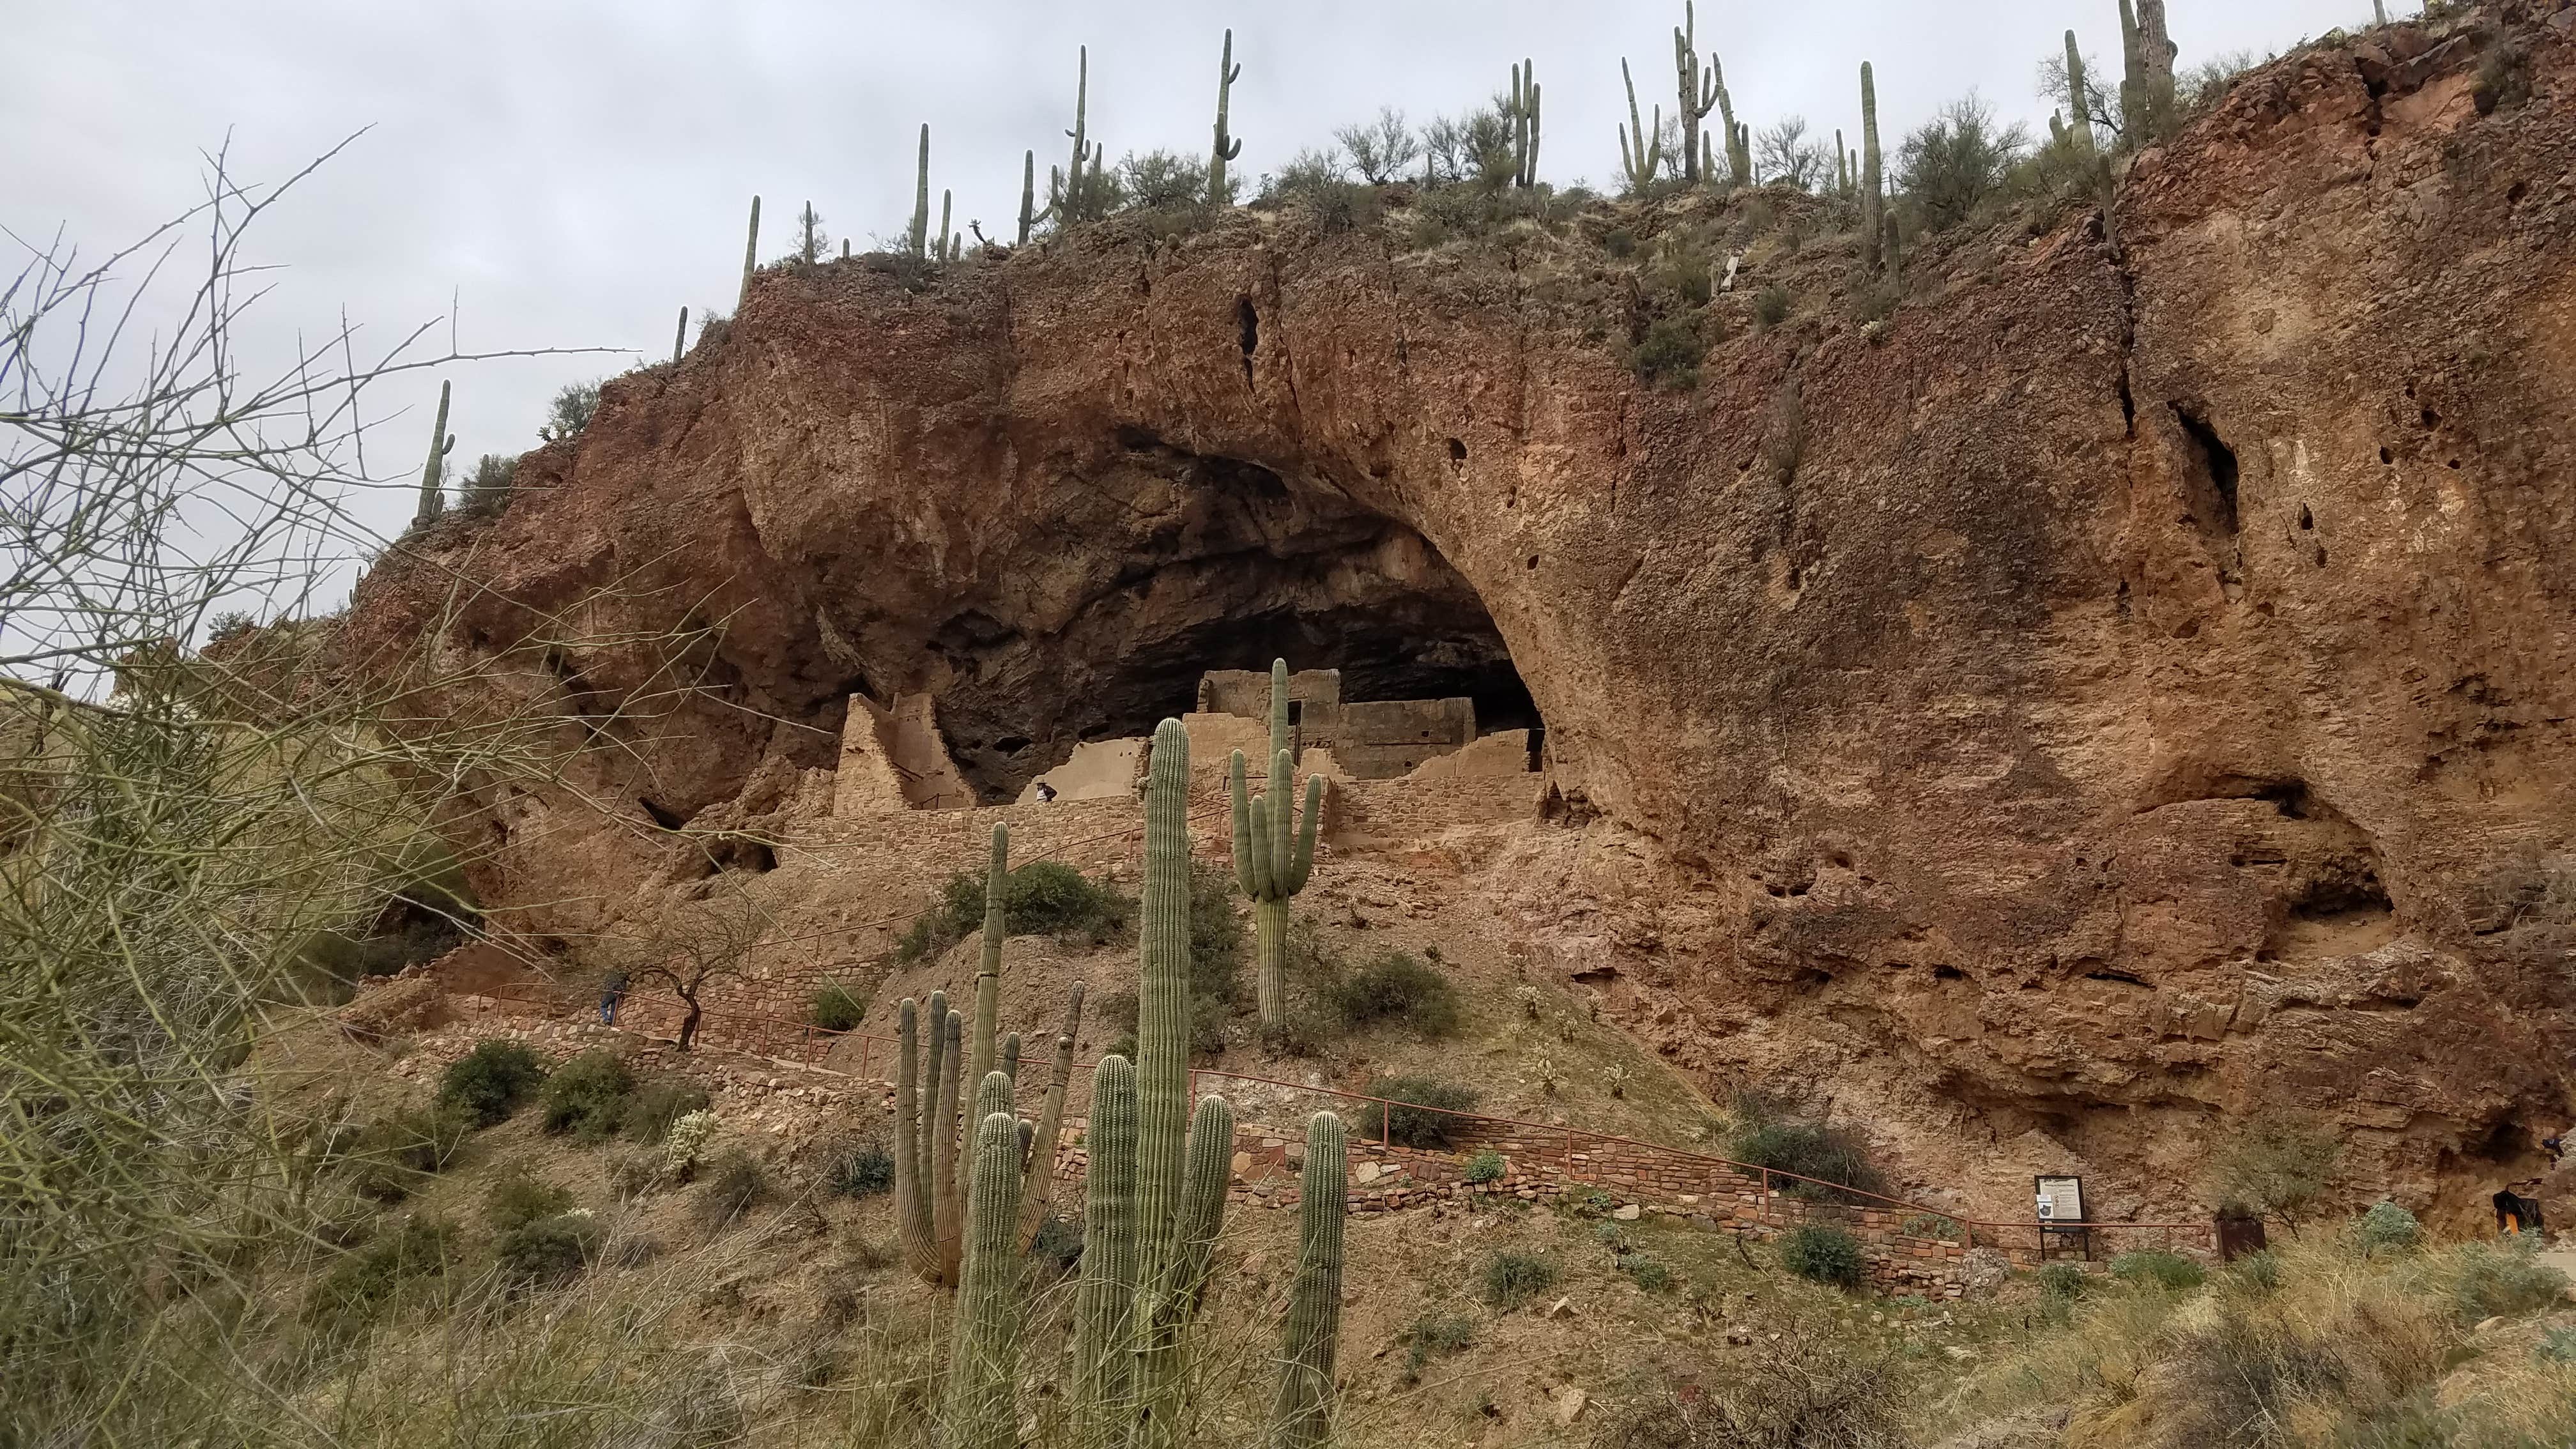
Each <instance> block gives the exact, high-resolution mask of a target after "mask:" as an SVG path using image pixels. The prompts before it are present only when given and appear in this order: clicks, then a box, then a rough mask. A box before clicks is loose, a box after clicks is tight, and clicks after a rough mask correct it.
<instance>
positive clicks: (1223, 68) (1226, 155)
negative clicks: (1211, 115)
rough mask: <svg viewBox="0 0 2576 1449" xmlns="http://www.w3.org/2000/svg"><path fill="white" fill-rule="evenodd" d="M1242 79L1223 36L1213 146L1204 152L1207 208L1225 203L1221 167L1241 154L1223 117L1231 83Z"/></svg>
mask: <svg viewBox="0 0 2576 1449" xmlns="http://www.w3.org/2000/svg"><path fill="white" fill-rule="evenodd" d="M1242 75H1243V67H1242V66H1239V65H1236V64H1235V63H1234V31H1233V30H1231V29H1229V30H1227V31H1226V33H1225V54H1224V55H1223V56H1221V57H1220V58H1219V59H1218V60H1217V63H1216V144H1215V145H1213V146H1211V147H1209V148H1208V197H1207V199H1208V205H1210V206H1223V205H1225V203H1226V191H1225V163H1227V162H1228V161H1231V160H1233V159H1234V158H1236V157H1238V156H1240V155H1242V154H1243V142H1242V141H1241V140H1240V139H1239V138H1237V137H1236V136H1235V134H1234V133H1233V132H1232V131H1230V130H1228V129H1226V121H1227V115H1228V112H1229V110H1230V107H1231V103H1232V101H1233V99H1234V83H1235V81H1237V80H1238V79H1240V78H1241V77H1242Z"/></svg>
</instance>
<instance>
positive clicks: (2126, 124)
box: [2120, 0, 2147, 148]
mask: <svg viewBox="0 0 2576 1449" xmlns="http://www.w3.org/2000/svg"><path fill="white" fill-rule="evenodd" d="M2120 139H2121V140H2122V141H2124V142H2126V143H2127V144H2128V145H2129V146H2130V147H2131V148H2135V147H2138V146H2143V145H2145V144H2146V141H2147V47H2146V37H2145V36H2143V35H2141V34H2140V33H2139V31H2138V12H2137V11H2136V10H2135V9H2134V8H2132V7H2131V5H2130V4H2129V0H2120Z"/></svg>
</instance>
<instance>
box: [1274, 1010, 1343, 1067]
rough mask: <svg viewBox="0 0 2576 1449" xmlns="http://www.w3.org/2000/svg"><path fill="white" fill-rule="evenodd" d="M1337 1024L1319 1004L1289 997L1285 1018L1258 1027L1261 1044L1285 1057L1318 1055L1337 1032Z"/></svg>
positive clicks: (1338, 1023)
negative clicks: (1259, 1028)
mask: <svg viewBox="0 0 2576 1449" xmlns="http://www.w3.org/2000/svg"><path fill="white" fill-rule="evenodd" d="M1340 1026H1341V1023H1340V1022H1339V1021H1338V1020H1336V1019H1335V1018H1334V1017H1333V1016H1332V1015H1331V1014H1330V1013H1328V1012H1327V1011H1325V1010H1324V1009H1322V1008H1321V1007H1318V1006H1316V1005H1314V1004H1312V1003H1304V1002H1298V1001H1296V1000H1294V999H1291V1001H1290V1002H1289V1005H1288V1014H1287V1016H1286V1018H1285V1019H1283V1020H1280V1021H1276V1022H1272V1023H1270V1024H1268V1025H1265V1026H1264V1027H1262V1028H1261V1044H1262V1045H1263V1046H1265V1047H1267V1048H1269V1049H1270V1050H1271V1051H1273V1052H1276V1053H1278V1054H1279V1055H1281V1056H1284V1057H1319V1056H1322V1055H1323V1054H1324V1051H1325V1049H1326V1048H1327V1047H1330V1046H1331V1045H1332V1044H1333V1040H1334V1038H1335V1037H1337V1036H1338V1035H1339V1034H1340Z"/></svg>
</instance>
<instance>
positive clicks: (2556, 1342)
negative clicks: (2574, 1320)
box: [2539, 1328, 2576, 1363]
mask: <svg viewBox="0 0 2576 1449" xmlns="http://www.w3.org/2000/svg"><path fill="white" fill-rule="evenodd" d="M2539 1353H2540V1356H2541V1357H2542V1358H2545V1359H2547V1360H2549V1361H2550V1362H2551V1363H2576V1328H2553V1329H2550V1330H2549V1331H2547V1332H2546V1333H2543V1334H2541V1335H2540V1348H2539Z"/></svg>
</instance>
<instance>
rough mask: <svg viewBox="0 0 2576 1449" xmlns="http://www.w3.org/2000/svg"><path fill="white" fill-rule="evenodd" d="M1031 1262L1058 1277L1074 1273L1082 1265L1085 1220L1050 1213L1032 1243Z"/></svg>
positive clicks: (1030, 1250) (1042, 1220)
mask: <svg viewBox="0 0 2576 1449" xmlns="http://www.w3.org/2000/svg"><path fill="white" fill-rule="evenodd" d="M1029 1258H1030V1260H1031V1261H1032V1262H1038V1263H1044V1264H1046V1265H1047V1266H1049V1267H1050V1268H1053V1269H1054V1270H1055V1272H1056V1273H1057V1275H1058V1276H1061V1275H1063V1274H1066V1273H1070V1272H1072V1271H1073V1269H1074V1266H1075V1265H1076V1264H1078V1263H1080V1262H1081V1261H1082V1219H1080V1218H1070V1217H1066V1216H1065V1215H1064V1214H1062V1213H1048V1214H1047V1215H1046V1216H1045V1217H1044V1218H1043V1219H1041V1220H1039V1222H1038V1230H1037V1235H1036V1236H1034V1237H1032V1238H1030V1239H1029Z"/></svg>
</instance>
